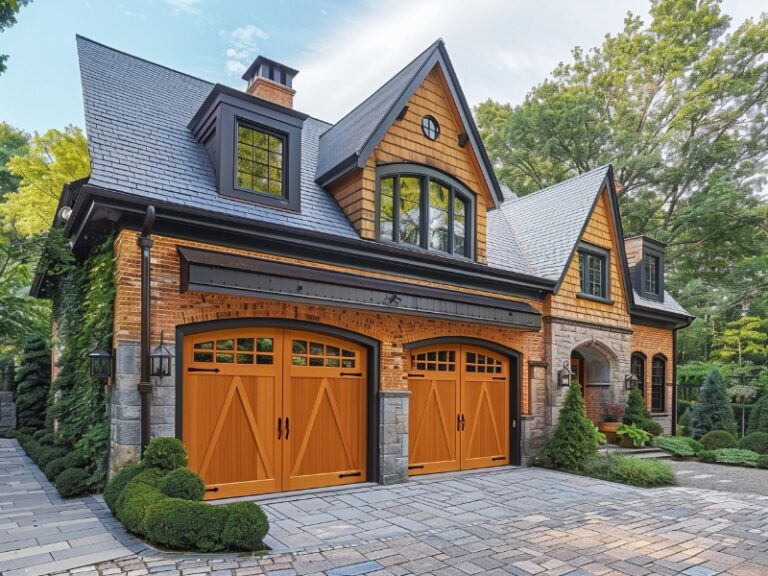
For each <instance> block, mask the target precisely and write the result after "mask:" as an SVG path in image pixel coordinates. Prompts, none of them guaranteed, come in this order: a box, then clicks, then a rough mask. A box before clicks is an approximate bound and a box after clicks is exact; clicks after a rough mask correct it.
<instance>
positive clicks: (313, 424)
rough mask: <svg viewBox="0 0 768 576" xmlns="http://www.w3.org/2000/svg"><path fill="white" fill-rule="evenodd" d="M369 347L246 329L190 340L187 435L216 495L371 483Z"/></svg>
mask: <svg viewBox="0 0 768 576" xmlns="http://www.w3.org/2000/svg"><path fill="white" fill-rule="evenodd" d="M366 364H367V356H366V352H365V349H364V348H362V347H361V346H358V345H354V344H351V343H349V342H346V341H341V340H338V339H335V338H331V337H328V336H324V335H320V334H316V333H312V332H301V331H295V330H282V329H270V328H241V329H237V330H225V331H224V330H222V331H215V332H208V333H204V334H196V335H193V336H188V337H187V338H185V341H184V383H183V393H182V406H183V409H182V439H183V441H184V444H185V446H186V448H187V451H188V453H189V467H190V468H191V469H192V470H194V471H196V472H197V473H198V474H200V475H201V476H202V477H203V479H204V480H205V483H206V490H207V497H208V498H226V497H231V496H240V495H247V494H261V493H265V492H276V491H281V490H296V489H300V488H312V487H318V486H333V485H338V484H347V483H352V482H359V481H362V480H364V479H365V462H366V459H365V457H366V454H365V449H366V444H365V440H366V430H365V429H366V367H367V366H366Z"/></svg>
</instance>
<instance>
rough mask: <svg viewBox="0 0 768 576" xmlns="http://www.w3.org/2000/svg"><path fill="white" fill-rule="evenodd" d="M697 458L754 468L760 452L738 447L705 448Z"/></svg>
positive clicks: (703, 460) (714, 462)
mask: <svg viewBox="0 0 768 576" xmlns="http://www.w3.org/2000/svg"><path fill="white" fill-rule="evenodd" d="M699 458H700V459H701V461H702V462H710V463H713V464H729V465H731V466H746V467H749V468H754V467H756V466H758V461H759V459H760V454H758V453H757V452H752V451H751V450H741V449H739V448H719V449H718V450H705V451H704V452H702V453H701V454H700V455H699Z"/></svg>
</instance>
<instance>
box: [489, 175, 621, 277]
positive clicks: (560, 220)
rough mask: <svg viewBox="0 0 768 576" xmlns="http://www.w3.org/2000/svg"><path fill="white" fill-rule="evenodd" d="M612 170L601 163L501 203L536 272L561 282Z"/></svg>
mask: <svg viewBox="0 0 768 576" xmlns="http://www.w3.org/2000/svg"><path fill="white" fill-rule="evenodd" d="M609 171H610V166H601V167H600V168H596V169H594V170H592V171H590V172H586V173H584V174H581V175H579V176H576V177H575V178H571V179H569V180H565V181H563V182H560V183H559V184H555V185H554V186H550V187H549V188H545V189H543V190H539V191H538V192H534V193H532V194H528V195H527V196H522V197H520V198H511V199H509V200H507V201H505V202H504V203H503V204H502V205H501V208H500V210H501V211H502V213H503V214H504V216H505V217H506V219H507V221H508V222H509V225H510V227H511V229H512V230H513V231H514V233H515V236H516V238H517V241H518V242H519V245H520V249H521V250H522V252H523V253H524V254H525V255H526V257H527V260H528V263H529V265H530V267H531V271H532V272H533V273H534V274H535V275H536V276H540V277H542V278H547V279H549V280H554V281H556V282H558V283H559V281H560V279H561V278H562V276H563V274H564V273H565V270H566V266H567V264H568V262H569V260H570V258H571V254H573V251H574V249H575V248H576V243H577V242H578V241H579V238H581V235H582V233H583V231H584V226H585V225H586V223H587V220H588V219H589V216H590V215H591V214H592V210H593V209H594V207H595V203H596V202H597V198H598V195H599V193H600V191H601V190H602V189H603V184H604V183H605V182H606V178H607V176H608V173H609Z"/></svg>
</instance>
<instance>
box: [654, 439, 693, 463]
mask: <svg viewBox="0 0 768 576" xmlns="http://www.w3.org/2000/svg"><path fill="white" fill-rule="evenodd" d="M694 442H695V440H694ZM697 444H698V442H697ZM655 445H656V447H657V448H660V449H661V450H664V451H665V452H669V453H670V454H672V456H676V457H678V458H691V457H693V456H696V454H697V452H698V451H697V450H696V449H695V448H694V447H693V446H691V444H690V443H688V442H686V439H685V438H681V437H676V436H663V437H660V438H657V439H656V441H655Z"/></svg>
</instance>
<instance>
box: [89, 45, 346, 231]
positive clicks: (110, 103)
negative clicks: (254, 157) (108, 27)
mask: <svg viewBox="0 0 768 576" xmlns="http://www.w3.org/2000/svg"><path fill="white" fill-rule="evenodd" d="M77 48H78V54H79V56H80V76H81V81H82V86H83V100H84V104H85V125H86V131H87V134H88V147H89V151H90V156H91V176H90V178H89V181H88V183H89V184H90V185H92V186H101V187H104V188H107V189H110V190H114V191H117V192H124V193H127V194H133V195H138V196H142V197H145V198H150V199H152V200H155V201H165V202H170V203H173V204H180V205H184V206H189V207H194V208H197V209H204V210H209V211H211V212H215V213H220V214H225V215H228V216H239V217H243V218H247V219H249V220H251V221H255V222H269V223H273V224H282V225H285V226H291V227H296V228H300V229H304V230H313V231H316V232H324V233H328V234H334V235H337V236H344V237H349V238H359V235H358V234H357V231H356V230H355V229H354V227H353V226H352V224H351V223H350V221H349V219H348V218H347V217H346V216H345V215H344V213H343V211H342V210H341V207H340V206H339V205H338V203H337V202H336V201H335V200H334V199H333V197H331V195H330V194H328V192H326V191H325V190H323V189H322V188H320V186H318V185H317V184H315V165H316V163H317V155H318V143H319V138H320V134H321V133H323V132H325V131H326V130H327V129H328V127H329V124H326V123H324V122H321V121H319V120H315V119H314V118H308V119H307V120H306V121H305V123H304V130H303V135H302V142H301V150H302V167H301V213H299V214H297V213H295V212H291V211H288V210H276V209H273V208H269V207H267V206H262V205H259V204H253V203H249V202H241V201H237V200H233V199H230V198H227V197H225V196H221V195H219V194H218V193H217V191H216V184H215V174H214V171H213V166H212V165H211V161H210V159H209V158H208V155H207V154H206V152H205V148H204V147H203V146H202V145H201V144H199V143H198V142H197V140H195V138H194V137H193V136H192V133H191V132H190V131H189V130H188V129H187V124H188V123H189V121H190V120H191V119H192V117H193V116H194V115H195V113H196V112H197V110H198V108H199V107H200V105H201V104H202V103H203V100H205V97H206V96H208V94H209V92H210V91H211V89H212V88H213V86H214V85H213V84H211V83H210V82H205V81H203V80H200V79H198V78H194V77H192V76H188V75H186V74H183V73H181V72H177V71H175V70H170V69H168V68H165V67H164V66H160V65H158V64H154V63H152V62H148V61H146V60H143V59H141V58H137V57H135V56H130V55H128V54H125V53H123V52H119V51H117V50H114V49H112V48H108V47H106V46H104V45H102V44H99V43H97V42H93V41H92V40H88V39H87V38H83V37H80V36H78V38H77Z"/></svg>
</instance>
